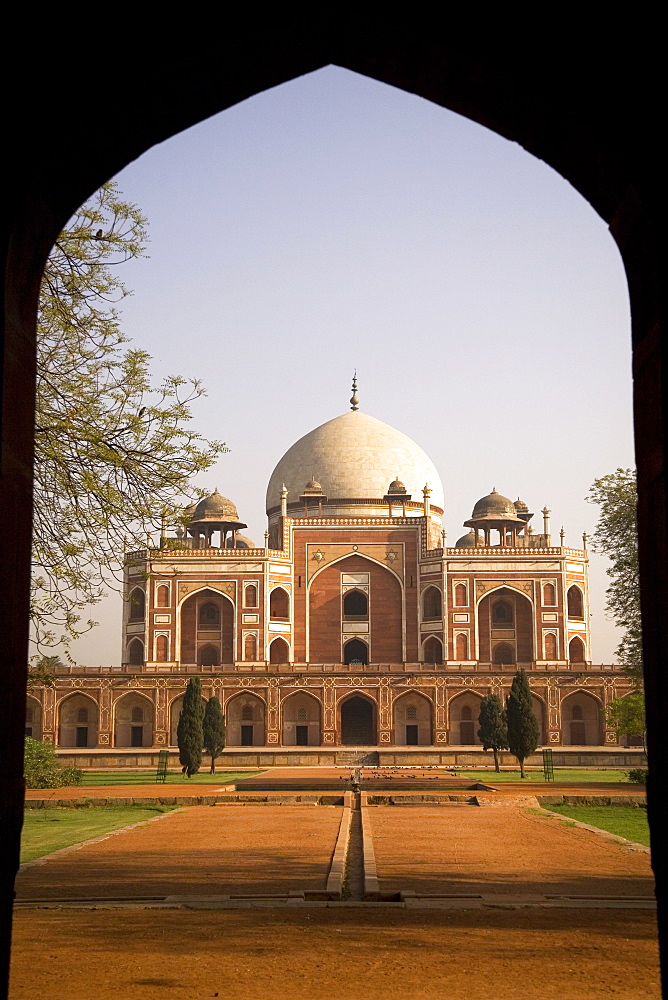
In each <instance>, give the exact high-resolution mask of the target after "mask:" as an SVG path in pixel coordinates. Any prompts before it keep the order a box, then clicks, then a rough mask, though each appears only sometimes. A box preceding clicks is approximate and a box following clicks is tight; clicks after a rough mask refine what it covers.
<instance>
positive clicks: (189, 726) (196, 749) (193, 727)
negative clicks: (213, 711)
mask: <svg viewBox="0 0 668 1000" xmlns="http://www.w3.org/2000/svg"><path fill="white" fill-rule="evenodd" d="M203 721H204V705H203V704H202V682H201V681H200V679H199V677H191V678H190V680H189V681H188V685H187V687H186V693H185V694H184V696H183V708H182V710H181V714H180V715H179V722H178V725H177V727H176V740H177V743H178V745H179V760H180V762H181V767H182V768H183V773H184V774H186V775H187V776H188V777H189V778H190V777H192V775H193V774H197V772H198V771H199V769H200V767H201V766H202V747H203V746H204V731H203V725H202V723H203Z"/></svg>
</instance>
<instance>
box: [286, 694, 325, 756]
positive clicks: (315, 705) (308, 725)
mask: <svg viewBox="0 0 668 1000" xmlns="http://www.w3.org/2000/svg"><path fill="white" fill-rule="evenodd" d="M281 715H282V726H281V728H282V733H283V737H282V742H283V746H287V747H294V746H297V747H299V746H302V747H307V746H308V747H316V746H320V743H321V718H322V706H321V704H320V700H319V699H318V698H316V696H315V695H314V694H312V693H311V692H309V691H292V692H290V694H288V695H286V697H285V698H284V699H283V702H282V704H281Z"/></svg>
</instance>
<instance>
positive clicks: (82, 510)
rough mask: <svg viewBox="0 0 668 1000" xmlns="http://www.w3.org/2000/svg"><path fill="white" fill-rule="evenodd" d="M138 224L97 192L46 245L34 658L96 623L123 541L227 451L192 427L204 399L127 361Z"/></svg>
mask: <svg viewBox="0 0 668 1000" xmlns="http://www.w3.org/2000/svg"><path fill="white" fill-rule="evenodd" d="M146 240H147V235H146V220H145V219H144V217H143V216H142V214H141V213H140V212H139V210H138V209H137V208H136V206H134V205H131V204H129V203H128V202H125V201H123V199H122V196H121V194H120V192H119V190H118V188H117V186H116V185H115V184H114V183H113V182H110V183H108V184H105V185H104V187H102V188H101V189H100V190H99V191H98V192H97V193H96V194H95V195H93V197H92V198H91V199H90V200H89V201H88V202H87V203H86V204H85V205H84V206H83V207H82V208H80V209H79V211H78V212H77V214H76V215H75V217H74V218H73V219H72V220H71V221H70V222H69V223H68V225H67V227H66V228H65V229H64V230H63V232H62V233H61V234H60V236H59V238H58V240H57V241H56V244H55V246H54V247H53V249H52V251H51V254H50V256H49V259H48V261H47V264H46V268H45V271H44V277H43V281H42V287H41V293H40V303H39V317H38V328H37V338H38V344H37V402H36V427H35V431H36V439H35V515H34V541H33V561H34V564H35V567H36V568H35V573H34V576H33V589H32V623H33V633H34V639H35V642H36V643H37V648H38V649H41V648H42V647H43V646H45V645H46V646H49V645H54V644H56V643H59V642H64V643H65V645H67V642H68V641H69V640H71V639H72V638H74V637H76V636H77V635H79V634H81V633H82V632H83V631H86V630H87V629H88V628H90V627H91V626H92V625H93V624H94V623H93V622H90V621H89V622H87V623H84V622H82V621H81V612H82V610H83V609H84V608H86V607H87V606H88V605H90V604H94V603H96V602H97V601H98V600H99V599H100V597H101V596H102V593H103V590H104V588H105V586H106V585H108V584H109V583H112V584H113V582H114V579H116V580H117V579H118V577H119V575H120V574H119V563H120V562H121V561H122V552H123V548H124V539H125V536H129V544H130V546H131V547H132V546H134V547H136V548H140V547H144V545H145V539H146V532H147V531H151V530H155V529H157V528H158V527H159V526H160V524H161V522H162V519H163V517H164V516H166V517H168V518H173V517H175V516H176V512H177V511H181V510H182V508H183V506H184V504H185V503H186V502H187V500H192V499H193V498H194V497H195V496H196V495H197V494H196V492H194V491H193V490H192V488H190V487H189V486H188V481H189V479H190V478H191V477H192V476H193V475H194V474H195V473H197V472H199V471H201V470H203V469H206V468H208V467H209V466H210V465H211V464H212V463H213V462H214V461H215V459H216V457H217V456H218V455H219V453H220V452H221V451H222V450H224V446H223V445H221V444H219V443H218V442H211V441H206V440H205V439H204V438H202V437H201V436H200V435H199V434H197V433H195V432H194V431H192V430H191V429H189V427H188V423H189V421H190V420H191V413H190V408H189V404H190V403H191V402H192V401H193V400H194V399H196V398H197V397H199V396H201V395H202V394H203V389H202V387H201V385H200V383H199V382H197V381H190V382H188V381H186V380H185V379H183V378H182V377H180V376H171V377H168V378H166V379H165V380H164V381H163V382H162V384H160V385H158V386H155V385H153V383H152V381H151V378H150V376H149V361H150V357H149V355H148V354H147V353H146V352H145V351H141V350H136V349H133V350H128V349H125V347H124V344H125V343H126V342H127V338H126V337H125V336H124V335H123V333H122V332H121V329H120V325H119V311H118V303H119V302H120V301H121V300H122V299H123V298H124V297H125V296H126V295H128V294H129V293H128V291H127V290H126V288H125V287H124V285H123V284H122V282H121V281H120V280H119V278H118V276H117V274H116V267H117V266H118V265H119V264H122V263H124V262H126V261H128V260H131V259H133V258H138V257H141V256H142V255H143V254H144V248H145V244H146Z"/></svg>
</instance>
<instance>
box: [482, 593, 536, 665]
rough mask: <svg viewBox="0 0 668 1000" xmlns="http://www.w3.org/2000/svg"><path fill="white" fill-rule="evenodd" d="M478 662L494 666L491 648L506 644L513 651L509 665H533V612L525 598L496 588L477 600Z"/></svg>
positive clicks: (531, 605) (492, 649)
mask: <svg viewBox="0 0 668 1000" xmlns="http://www.w3.org/2000/svg"><path fill="white" fill-rule="evenodd" d="M477 615H478V639H479V659H480V661H481V662H482V663H496V662H498V661H497V660H495V659H494V647H495V645H496V644H497V643H499V642H504V643H506V644H508V645H509V646H510V647H511V649H512V652H513V655H512V658H511V659H510V660H508V661H507V662H509V663H524V664H529V663H533V660H534V645H533V635H534V609H533V604H532V603H531V601H530V600H529V598H528V597H526V595H524V594H522V593H520V591H519V590H515V589H514V588H512V587H499V588H497V589H496V590H492V591H490V593H488V594H485V596H484V597H483V598H482V599H481V600H480V603H479V604H478V608H477Z"/></svg>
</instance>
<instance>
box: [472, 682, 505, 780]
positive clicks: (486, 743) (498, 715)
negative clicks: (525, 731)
mask: <svg viewBox="0 0 668 1000" xmlns="http://www.w3.org/2000/svg"><path fill="white" fill-rule="evenodd" d="M478 724H479V725H480V729H479V730H478V739H479V740H480V741H481V743H482V748H483V750H493V751H494V769H495V770H496V771H500V770H501V768H500V767H499V750H505V749H507V747H508V726H507V725H506V713H505V712H504V710H503V704H502V702H501V699H500V698H499V696H498V694H488V695H486V696H485V697H484V698H483V699H482V701H481V702H480V715H479V716H478Z"/></svg>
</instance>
